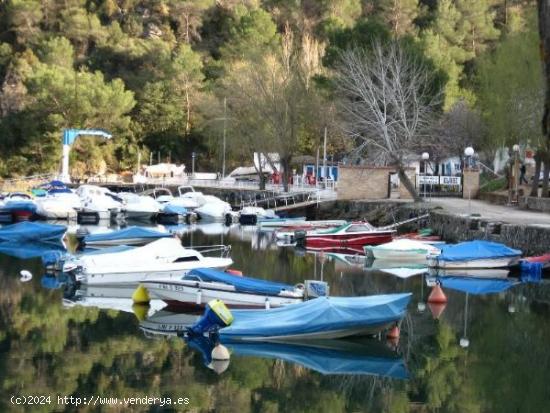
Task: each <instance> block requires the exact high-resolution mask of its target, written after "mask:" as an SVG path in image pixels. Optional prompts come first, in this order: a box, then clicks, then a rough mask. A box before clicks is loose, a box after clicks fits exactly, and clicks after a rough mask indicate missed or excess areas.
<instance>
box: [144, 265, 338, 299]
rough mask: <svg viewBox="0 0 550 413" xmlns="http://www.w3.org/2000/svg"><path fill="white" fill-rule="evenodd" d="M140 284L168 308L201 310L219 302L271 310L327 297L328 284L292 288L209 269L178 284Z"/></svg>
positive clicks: (165, 281)
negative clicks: (319, 297) (181, 307)
mask: <svg viewBox="0 0 550 413" xmlns="http://www.w3.org/2000/svg"><path fill="white" fill-rule="evenodd" d="M141 284H142V285H143V286H144V287H145V288H147V290H148V291H149V293H150V295H151V296H153V297H158V298H160V299H162V300H164V301H165V302H166V303H167V304H168V305H170V306H204V305H205V304H206V303H207V302H209V301H211V300H216V299H218V300H222V301H223V302H224V303H225V304H226V305H227V306H229V307H249V308H253V307H260V308H264V307H266V308H271V307H281V306H284V305H289V304H294V303H298V302H301V301H303V300H304V299H306V298H308V296H309V297H318V296H321V295H326V294H328V286H327V284H326V283H325V282H321V281H306V285H305V286H304V285H297V286H292V285H288V284H283V283H279V282H273V281H268V280H261V279H257V278H251V277H243V276H236V275H232V274H229V273H226V272H223V271H219V270H215V269H208V268H199V269H195V270H193V271H191V272H189V273H188V274H186V275H185V276H183V277H181V278H180V279H179V280H154V279H150V280H147V281H144V282H142V283H141Z"/></svg>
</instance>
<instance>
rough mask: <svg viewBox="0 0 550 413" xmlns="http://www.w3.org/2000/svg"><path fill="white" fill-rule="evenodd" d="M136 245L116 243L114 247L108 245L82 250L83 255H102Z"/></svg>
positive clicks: (125, 249) (122, 250)
mask: <svg viewBox="0 0 550 413" xmlns="http://www.w3.org/2000/svg"><path fill="white" fill-rule="evenodd" d="M134 248H136V247H132V246H129V245H115V246H114V247H108V248H85V249H84V250H83V251H82V254H81V255H101V254H112V253H114V252H124V251H129V250H132V249H134Z"/></svg>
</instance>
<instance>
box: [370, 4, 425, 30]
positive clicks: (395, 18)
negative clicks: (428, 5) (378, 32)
mask: <svg viewBox="0 0 550 413" xmlns="http://www.w3.org/2000/svg"><path fill="white" fill-rule="evenodd" d="M379 8H380V14H381V17H382V19H383V20H384V22H386V23H387V24H388V26H389V27H390V31H391V32H392V33H393V35H394V36H395V37H401V36H403V35H405V34H410V33H414V31H415V26H414V19H416V17H417V16H418V14H419V11H420V8H419V5H418V0H382V1H381V2H380V5H379Z"/></svg>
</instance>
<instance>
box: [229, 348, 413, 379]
mask: <svg viewBox="0 0 550 413" xmlns="http://www.w3.org/2000/svg"><path fill="white" fill-rule="evenodd" d="M333 341H336V340H333ZM338 341H340V340H338ZM228 348H229V349H230V350H232V353H233V354H235V355H237V356H250V357H262V358H270V359H277V360H284V361H287V362H290V363H294V364H299V365H302V366H304V367H306V368H308V369H310V370H315V371H317V372H319V373H321V374H325V375H327V374H350V375H373V376H380V377H391V378H395V379H407V378H408V372H407V369H406V368H405V363H404V362H403V359H402V358H397V357H395V356H393V357H392V356H391V355H390V356H388V357H383V356H381V355H377V354H368V351H367V352H364V351H363V352H358V351H349V350H347V349H345V347H343V348H342V349H339V348H337V347H335V348H321V347H313V346H308V345H301V344H300V345H296V344H287V343H233V344H229V345H228ZM367 348H368V347H367Z"/></svg>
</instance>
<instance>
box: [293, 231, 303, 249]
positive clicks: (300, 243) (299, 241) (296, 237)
mask: <svg viewBox="0 0 550 413" xmlns="http://www.w3.org/2000/svg"><path fill="white" fill-rule="evenodd" d="M294 241H296V244H297V245H298V246H302V247H303V246H305V245H306V232H305V231H304V230H299V231H294Z"/></svg>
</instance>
